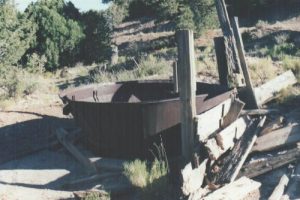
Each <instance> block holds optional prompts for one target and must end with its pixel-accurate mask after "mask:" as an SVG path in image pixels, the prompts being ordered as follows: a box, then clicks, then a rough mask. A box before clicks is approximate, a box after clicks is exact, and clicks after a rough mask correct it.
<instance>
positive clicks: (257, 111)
mask: <svg viewBox="0 0 300 200" xmlns="http://www.w3.org/2000/svg"><path fill="white" fill-rule="evenodd" d="M274 113H279V110H277V109H252V110H242V111H241V116H243V115H251V116H252V115H269V114H274Z"/></svg>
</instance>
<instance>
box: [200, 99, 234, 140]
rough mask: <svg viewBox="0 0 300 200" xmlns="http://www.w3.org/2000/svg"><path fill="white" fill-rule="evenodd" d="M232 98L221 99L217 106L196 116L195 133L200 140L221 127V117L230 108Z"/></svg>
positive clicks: (205, 138)
mask: <svg viewBox="0 0 300 200" xmlns="http://www.w3.org/2000/svg"><path fill="white" fill-rule="evenodd" d="M231 102H232V99H227V100H225V101H223V102H222V103H221V104H219V105H218V106H216V107H214V108H212V109H210V110H208V111H206V112H204V113H201V114H200V115H197V116H196V120H197V135H198V136H199V139H200V141H202V142H203V141H205V140H207V138H208V137H209V136H210V135H212V134H213V133H214V132H215V131H217V130H219V129H220V128H221V127H222V122H223V117H225V116H226V115H227V113H228V112H229V110H230V106H231Z"/></svg>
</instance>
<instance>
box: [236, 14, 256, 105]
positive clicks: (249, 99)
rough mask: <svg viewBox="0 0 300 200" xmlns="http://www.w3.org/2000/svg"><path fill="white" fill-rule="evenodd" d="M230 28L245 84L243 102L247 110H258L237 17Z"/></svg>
mask: <svg viewBox="0 0 300 200" xmlns="http://www.w3.org/2000/svg"><path fill="white" fill-rule="evenodd" d="M232 28H233V32H234V36H235V40H236V46H237V50H238V55H239V58H240V61H241V68H242V71H243V75H244V78H245V82H246V89H245V90H246V95H245V98H244V101H245V102H246V104H247V108H249V109H258V104H257V101H256V98H255V94H254V90H253V87H252V81H251V77H250V74H249V71H248V66H247V63H246V58H245V51H244V44H243V40H242V36H241V33H240V30H239V22H238V18H237V17H234V19H233V20H232Z"/></svg>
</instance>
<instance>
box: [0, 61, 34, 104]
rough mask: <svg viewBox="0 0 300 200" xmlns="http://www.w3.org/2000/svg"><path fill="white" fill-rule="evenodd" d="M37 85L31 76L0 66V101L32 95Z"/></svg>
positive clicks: (18, 70) (22, 71) (12, 68)
mask: <svg viewBox="0 0 300 200" xmlns="http://www.w3.org/2000/svg"><path fill="white" fill-rule="evenodd" d="M37 86H38V83H37V81H36V78H33V75H32V74H30V73H28V72H26V71H25V70H22V69H19V68H17V67H13V66H10V67H4V66H2V67H1V66H0V88H1V90H2V92H1V93H0V99H2V100H5V99H9V98H18V97H22V96H25V95H29V94H32V93H33V92H34V91H35V90H36V89H37Z"/></svg>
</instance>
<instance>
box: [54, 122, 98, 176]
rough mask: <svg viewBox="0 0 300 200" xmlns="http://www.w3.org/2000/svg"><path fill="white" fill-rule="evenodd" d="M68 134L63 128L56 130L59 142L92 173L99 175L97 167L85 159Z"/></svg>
mask: <svg viewBox="0 0 300 200" xmlns="http://www.w3.org/2000/svg"><path fill="white" fill-rule="evenodd" d="M67 135H68V132H66V131H65V130H64V129H62V128H58V129H57V130H56V136H57V139H58V141H59V142H60V143H61V144H62V145H63V146H64V147H65V148H66V149H67V150H68V151H69V152H70V153H71V154H72V155H73V156H74V157H75V158H76V159H77V160H78V161H79V162H80V163H82V164H83V165H84V166H85V167H86V168H87V170H88V171H89V172H90V173H97V169H96V167H95V166H94V165H93V163H92V162H91V161H90V160H89V159H88V158H87V157H85V156H84V155H83V154H82V153H81V152H80V151H79V150H78V149H77V148H76V147H75V146H74V145H73V144H72V143H71V142H70V141H69V140H68V139H67Z"/></svg>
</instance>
